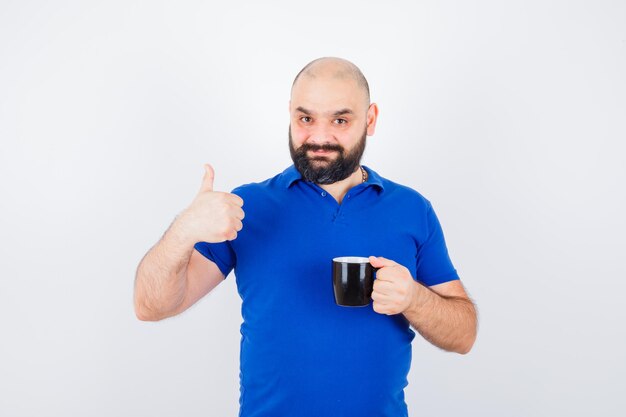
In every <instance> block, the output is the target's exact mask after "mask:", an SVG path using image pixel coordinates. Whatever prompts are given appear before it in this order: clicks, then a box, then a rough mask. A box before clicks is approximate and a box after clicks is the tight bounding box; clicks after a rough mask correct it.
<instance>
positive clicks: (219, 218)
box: [180, 164, 244, 243]
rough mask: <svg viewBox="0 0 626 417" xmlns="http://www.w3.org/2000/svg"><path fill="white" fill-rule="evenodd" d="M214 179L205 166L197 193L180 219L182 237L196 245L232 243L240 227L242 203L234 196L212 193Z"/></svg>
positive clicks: (210, 170) (208, 167) (207, 166)
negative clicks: (202, 243)
mask: <svg viewBox="0 0 626 417" xmlns="http://www.w3.org/2000/svg"><path fill="white" fill-rule="evenodd" d="M214 179H215V172H214V171H213V167H212V166H211V165H209V164H205V165H204V177H203V178H202V184H201V185H200V190H199V191H198V194H197V195H196V197H195V199H194V200H193V202H192V203H191V205H190V206H189V207H188V208H187V209H186V210H185V211H184V212H183V213H182V215H181V226H180V227H181V229H182V233H184V234H185V236H186V237H188V238H190V239H191V240H195V241H196V242H209V243H218V242H223V241H225V240H234V239H236V238H237V232H239V231H240V230H241V229H242V227H243V223H242V220H243V218H244V212H243V209H242V207H243V200H242V199H241V197H239V196H238V195H235V194H231V193H225V192H221V191H214V190H213V181H214Z"/></svg>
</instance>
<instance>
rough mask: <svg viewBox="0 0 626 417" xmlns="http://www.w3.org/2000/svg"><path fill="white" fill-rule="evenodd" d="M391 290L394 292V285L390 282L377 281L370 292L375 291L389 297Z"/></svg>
mask: <svg viewBox="0 0 626 417" xmlns="http://www.w3.org/2000/svg"><path fill="white" fill-rule="evenodd" d="M393 290H394V285H393V283H392V282H390V281H379V280H377V279H376V280H374V287H373V288H372V291H376V292H377V293H380V294H385V295H389V294H391V293H393Z"/></svg>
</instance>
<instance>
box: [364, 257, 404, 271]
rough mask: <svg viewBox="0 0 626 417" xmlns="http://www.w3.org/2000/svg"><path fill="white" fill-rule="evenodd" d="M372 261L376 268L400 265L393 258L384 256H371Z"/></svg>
mask: <svg viewBox="0 0 626 417" xmlns="http://www.w3.org/2000/svg"><path fill="white" fill-rule="evenodd" d="M369 260H370V263H371V264H372V266H373V267H374V268H383V267H386V266H396V265H398V264H397V263H396V262H394V261H392V260H391V259H387V258H383V257H382V256H370V257H369Z"/></svg>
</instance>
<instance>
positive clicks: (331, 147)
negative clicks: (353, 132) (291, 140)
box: [298, 143, 343, 153]
mask: <svg viewBox="0 0 626 417" xmlns="http://www.w3.org/2000/svg"><path fill="white" fill-rule="evenodd" d="M298 151H299V152H303V153H304V152H308V151H338V152H340V153H343V146H341V145H335V144H332V143H324V144H322V145H318V144H315V143H303V144H302V145H300V147H299V148H298Z"/></svg>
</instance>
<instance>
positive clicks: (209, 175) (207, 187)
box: [200, 164, 215, 192]
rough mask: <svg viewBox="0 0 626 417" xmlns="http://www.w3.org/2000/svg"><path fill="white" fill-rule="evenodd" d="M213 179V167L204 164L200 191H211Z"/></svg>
mask: <svg viewBox="0 0 626 417" xmlns="http://www.w3.org/2000/svg"><path fill="white" fill-rule="evenodd" d="M214 179H215V172H214V171H213V167H212V166H211V165H209V164H204V177H203V178H202V185H201V186H200V191H201V192H202V191H213V180H214Z"/></svg>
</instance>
